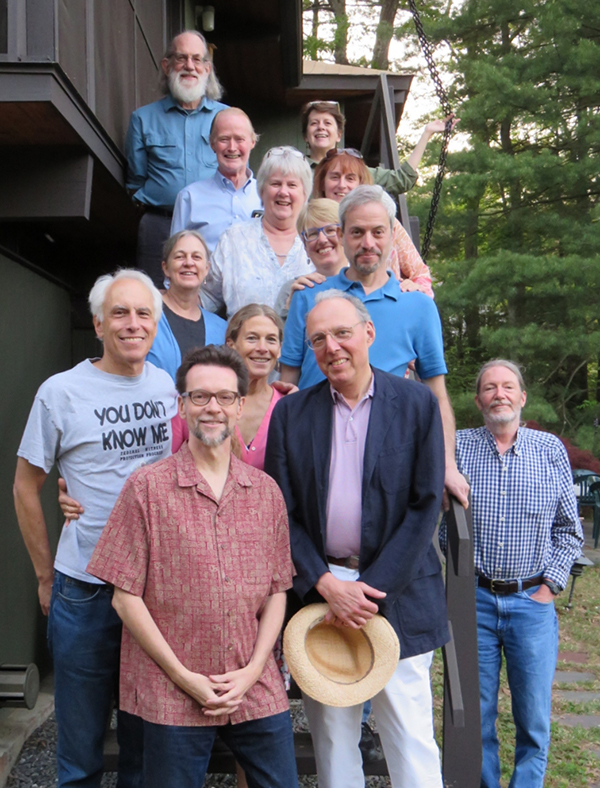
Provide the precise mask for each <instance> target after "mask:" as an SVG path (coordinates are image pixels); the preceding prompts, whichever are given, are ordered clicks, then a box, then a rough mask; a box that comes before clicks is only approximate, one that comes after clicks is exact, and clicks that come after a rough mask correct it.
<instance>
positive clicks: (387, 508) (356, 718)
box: [265, 290, 449, 788]
mask: <svg viewBox="0 0 600 788" xmlns="http://www.w3.org/2000/svg"><path fill="white" fill-rule="evenodd" d="M307 336H308V342H309V343H310V345H311V347H312V348H313V350H314V352H315V356H316V359H317V362H318V364H319V367H320V369H321V370H322V372H323V373H324V374H325V375H326V377H327V380H326V381H324V382H323V383H319V384H317V385H316V386H313V387H312V388H309V389H305V390H304V391H300V392H298V393H297V394H293V395H291V396H289V397H285V398H284V399H283V400H281V401H280V402H279V403H278V404H277V406H276V407H275V410H274V412H273V415H272V418H271V422H270V428H269V439H268V444H267V454H266V464H265V470H266V471H267V472H268V473H269V474H270V475H271V476H273V478H274V479H275V480H276V481H277V482H278V484H279V486H280V487H281V490H282V491H283V495H284V497H285V499H286V503H287V507H288V514H289V521H290V535H291V547H292V558H293V561H294V565H295V567H296V571H297V576H296V578H295V580H294V590H295V592H296V594H297V595H298V597H299V598H300V600H301V601H302V602H303V603H304V604H308V603H310V602H316V601H323V600H325V601H326V602H328V604H329V607H330V611H329V613H328V614H327V619H328V620H329V621H330V622H331V623H332V624H334V625H336V626H347V627H352V628H355V629H359V628H360V627H362V626H364V624H365V623H366V621H367V620H368V619H369V618H371V617H372V616H373V615H374V614H375V613H377V612H379V613H381V614H382V615H384V616H385V617H386V618H387V619H388V621H389V622H390V623H391V625H392V626H393V628H394V630H395V631H396V634H397V635H398V638H399V640H400V655H401V658H400V661H399V663H398V668H397V670H396V672H395V674H394V676H393V677H392V679H391V680H390V682H389V683H388V685H387V686H386V687H385V688H384V689H383V690H382V691H381V692H380V693H379V694H378V695H376V696H375V698H373V709H374V712H375V716H376V718H377V719H378V728H379V732H380V735H381V740H382V744H383V748H384V752H385V756H386V760H387V764H388V769H389V772H390V777H391V781H392V786H393V788H415V786H419V788H441V787H442V778H441V773H440V763H439V753H438V749H437V746H436V744H435V740H434V736H433V713H432V699H431V687H430V677H429V668H430V665H431V660H432V655H433V650H434V649H435V648H438V647H439V646H441V645H443V644H444V643H446V642H447V641H448V639H449V634H448V627H447V617H446V606H445V596H444V585H443V580H442V574H441V566H440V563H439V561H438V558H437V555H436V553H435V549H434V547H433V544H432V537H433V533H434V530H435V525H436V520H437V516H438V513H439V511H440V506H441V500H442V490H443V485H444V442H443V432H442V425H441V419H440V413H439V407H438V403H437V400H436V398H435V397H434V395H433V394H432V393H431V391H430V390H429V389H428V388H427V386H424V385H422V384H420V383H415V382H413V381H410V380H405V379H402V378H398V377H396V376H394V375H390V374H388V373H386V372H382V371H381V370H376V369H375V370H373V369H372V368H371V367H370V365H369V346H370V345H371V344H372V342H373V339H374V337H375V328H374V326H373V323H372V322H371V320H370V317H369V313H368V312H367V310H366V308H365V307H364V305H363V304H362V303H361V301H360V300H359V299H357V298H355V297H354V296H351V295H349V294H348V293H345V292H342V291H338V290H329V291H324V292H322V293H320V294H319V295H318V296H317V299H316V305H315V307H314V308H313V309H312V310H311V312H309V314H308V316H307ZM304 705H305V710H306V714H307V717H308V720H309V725H310V730H311V734H312V737H313V745H314V749H315V758H316V762H317V773H318V778H319V786H320V788H363V786H364V775H363V771H362V759H361V756H360V751H359V747H358V743H359V739H360V733H361V714H362V705H358V706H352V707H350V708H342V709H340V708H333V707H331V706H324V705H323V704H320V703H318V702H317V701H314V700H312V699H311V698H308V697H307V696H304Z"/></svg>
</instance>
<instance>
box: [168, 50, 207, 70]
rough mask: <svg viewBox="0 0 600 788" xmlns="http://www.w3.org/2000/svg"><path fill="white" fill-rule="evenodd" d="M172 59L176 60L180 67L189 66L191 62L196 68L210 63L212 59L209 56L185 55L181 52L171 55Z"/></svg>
mask: <svg viewBox="0 0 600 788" xmlns="http://www.w3.org/2000/svg"><path fill="white" fill-rule="evenodd" d="M171 59H172V60H174V61H175V63H177V65H178V66H187V63H188V60H191V61H192V63H193V64H194V67H195V68H199V67H200V66H204V65H205V64H206V63H210V57H209V56H208V55H204V56H202V55H184V54H182V53H181V52H175V53H174V54H173V55H171Z"/></svg>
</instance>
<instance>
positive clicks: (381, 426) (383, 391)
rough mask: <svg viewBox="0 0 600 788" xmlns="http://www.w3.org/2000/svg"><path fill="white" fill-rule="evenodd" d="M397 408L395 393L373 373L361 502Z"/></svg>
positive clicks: (379, 376)
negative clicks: (373, 389)
mask: <svg viewBox="0 0 600 788" xmlns="http://www.w3.org/2000/svg"><path fill="white" fill-rule="evenodd" d="M397 407H398V402H397V396H396V392H395V391H394V389H393V388H392V387H391V386H389V385H388V382H387V380H386V379H385V378H384V377H383V376H382V375H378V374H377V373H376V372H375V392H374V394H373V402H372V403H371V415H370V417H369V429H368V431H367V440H366V442H365V456H364V460H363V479H362V495H363V500H364V498H365V492H366V489H367V487H368V484H369V482H370V481H371V476H372V475H373V471H374V470H375V465H376V463H377V458H378V457H379V453H380V451H381V447H382V445H383V437H384V435H385V433H386V431H387V428H388V425H389V424H390V423H391V422H392V421H393V420H394V419H395V418H397Z"/></svg>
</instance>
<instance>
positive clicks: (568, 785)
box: [433, 567, 600, 788]
mask: <svg viewBox="0 0 600 788" xmlns="http://www.w3.org/2000/svg"><path fill="white" fill-rule="evenodd" d="M567 598H568V592H564V593H563V594H561V596H560V597H559V599H558V602H557V605H556V608H557V613H558V620H559V627H560V645H559V650H560V651H561V652H562V653H561V656H562V657H563V659H560V660H559V662H558V665H557V669H558V670H572V671H582V672H583V671H585V672H586V673H592V674H593V675H594V676H595V678H594V680H593V681H590V682H587V683H585V684H577V685H573V684H568V685H567V684H557V683H555V688H556V689H571V690H572V689H583V690H592V691H594V692H600V568H598V567H590V568H588V569H586V570H585V572H584V574H583V576H582V577H580V578H578V580H577V582H576V585H575V596H574V599H573V603H574V607H573V609H572V610H567V608H566V604H567ZM569 652H570V653H571V654H573V655H574V656H575V655H579V654H581V653H585V654H586V655H587V660H586V662H585V664H582V663H581V662H578V661H575V659H576V658H577V657H576V656H575V659H574V660H569V659H567V656H568V653H569ZM433 679H434V693H435V709H436V728H437V730H441V704H442V700H441V699H442V660H441V655H440V654H439V652H438V654H437V655H436V660H435V665H434V672H433ZM552 712H553V719H556V721H555V722H553V723H552V741H551V744H550V755H549V759H548V770H547V772H546V782H545V788H590V786H592V785H594V784H595V783H599V784H600V727H597V728H591V729H588V730H586V729H584V728H582V727H575V728H573V727H569V726H567V725H564V724H561V716H562V715H565V714H596V715H600V700H598V701H591V702H588V703H571V702H568V701H565V700H562V699H560V698H559V697H558V696H557V695H556V693H555V694H554V697H553V700H552ZM498 730H499V738H500V759H501V762H502V778H503V779H502V786H503V788H505V786H508V781H509V779H510V774H511V771H512V761H513V754H514V737H515V729H514V725H513V723H512V715H511V710H510V691H509V689H508V684H507V681H506V674H505V673H504V671H503V676H502V679H501V690H500V702H499V716H498Z"/></svg>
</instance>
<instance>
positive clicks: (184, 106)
mask: <svg viewBox="0 0 600 788" xmlns="http://www.w3.org/2000/svg"><path fill="white" fill-rule="evenodd" d="M161 65H162V82H163V89H164V92H165V93H166V94H167V95H166V96H165V97H164V98H163V99H161V100H160V101H155V102H153V103H152V104H147V105H146V106H145V107H140V109H137V110H136V111H135V112H134V113H133V114H132V116H131V120H130V122H129V130H128V131H127V141H126V143H125V147H126V153H127V188H128V190H129V191H130V192H131V193H132V194H133V199H134V200H135V201H136V202H138V203H140V204H141V205H143V206H144V208H145V213H144V215H143V216H142V219H141V221H140V226H139V230H138V250H137V265H138V267H139V268H142V269H143V270H144V271H146V272H147V273H148V274H149V275H150V277H151V278H152V280H153V282H154V284H156V285H158V286H159V287H162V281H163V278H164V276H163V273H162V269H161V251H162V246H163V243H164V242H165V241H166V240H167V238H168V237H169V233H170V229H171V218H172V215H173V205H174V204H175V198H176V197H177V194H178V193H179V192H180V191H181V190H182V189H183V188H184V186H187V185H188V184H190V183H194V182H195V181H199V180H201V179H203V178H210V177H211V176H212V175H214V173H215V170H216V169H217V158H216V156H215V153H214V151H213V149H212V148H211V146H210V143H209V137H210V128H211V125H212V122H213V118H214V116H215V115H216V114H217V112H218V111H219V110H221V109H225V108H226V106H227V105H226V104H221V102H220V101H219V100H218V99H220V98H221V95H222V92H223V90H222V88H221V85H220V84H219V81H218V79H217V77H216V74H215V71H214V66H213V64H212V60H211V57H210V55H209V53H208V49H207V46H206V41H205V39H204V36H202V35H201V34H200V33H198V32H197V31H196V30H186V31H185V32H184V33H181V34H180V35H178V36H175V38H174V39H173V41H172V42H171V43H170V45H169V47H168V48H167V51H166V52H165V56H164V58H163V59H162V63H161Z"/></svg>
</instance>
